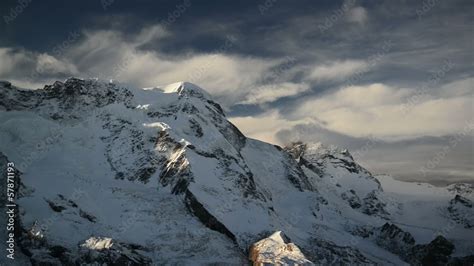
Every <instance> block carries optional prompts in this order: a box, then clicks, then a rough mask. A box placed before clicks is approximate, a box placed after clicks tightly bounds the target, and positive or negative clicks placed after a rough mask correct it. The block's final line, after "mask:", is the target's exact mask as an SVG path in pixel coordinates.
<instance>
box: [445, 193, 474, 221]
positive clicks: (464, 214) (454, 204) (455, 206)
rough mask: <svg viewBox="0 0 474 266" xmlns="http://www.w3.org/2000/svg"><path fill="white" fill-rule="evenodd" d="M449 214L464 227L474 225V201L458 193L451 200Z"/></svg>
mask: <svg viewBox="0 0 474 266" xmlns="http://www.w3.org/2000/svg"><path fill="white" fill-rule="evenodd" d="M447 211H448V215H449V217H450V218H451V219H453V221H455V222H456V223H458V224H460V225H462V226H464V228H473V227H474V208H473V203H472V201H471V200H469V199H468V198H466V197H463V196H461V195H456V196H454V198H453V199H452V200H451V201H449V206H448V208H447Z"/></svg>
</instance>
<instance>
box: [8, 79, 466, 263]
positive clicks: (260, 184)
mask: <svg viewBox="0 0 474 266" xmlns="http://www.w3.org/2000/svg"><path fill="white" fill-rule="evenodd" d="M0 161H1V164H0V165H1V167H2V169H3V167H5V166H6V163H7V162H14V163H15V166H16V169H17V170H18V171H19V179H18V180H17V183H18V193H19V198H18V199H17V203H18V205H19V209H18V211H19V212H18V217H17V219H18V225H19V227H20V228H19V232H20V233H21V237H19V238H18V239H17V245H18V246H19V247H21V250H20V248H18V249H17V253H18V254H17V257H18V261H22V262H23V264H32V265H38V264H46V263H49V265H91V264H92V265H93V264H94V263H96V264H101V263H105V264H107V265H209V264H213V265H216V264H217V265H247V264H252V263H255V264H256V265H257V264H258V263H264V262H270V263H274V264H281V265H295V264H299V265H312V264H315V265H328V264H329V265H333V264H335V265H346V264H351V265H407V264H412V265H421V264H427V265H432V264H434V263H440V264H448V263H451V264H453V265H456V263H457V264H460V265H462V263H465V264H466V265H469V264H471V265H472V263H473V262H474V256H473V254H474V208H473V206H472V205H473V201H474V194H473V187H472V186H471V185H468V184H453V185H450V186H448V187H443V188H441V187H433V186H431V185H428V184H417V183H406V182H401V181H397V180H394V179H393V178H391V177H390V176H373V175H372V174H371V173H370V172H369V171H367V170H366V169H364V168H363V167H361V166H360V165H359V164H357V162H355V161H354V160H353V158H352V156H351V154H350V152H349V151H347V150H344V149H339V148H335V147H325V146H324V145H323V144H321V143H307V144H305V143H292V144H290V145H288V146H287V147H278V146H275V145H272V144H268V143H264V142H261V141H258V140H254V139H249V138H247V137H245V136H244V135H243V134H242V133H241V132H240V131H239V130H238V129H237V128H236V127H235V126H234V125H232V124H231V123H230V122H229V121H228V120H227V119H226V116H225V114H224V111H223V110H222V108H221V107H220V105H219V104H218V103H216V102H215V101H214V100H213V99H212V97H211V96H210V95H209V94H208V93H207V92H206V91H205V90H203V89H201V88H199V87H198V86H196V85H194V84H191V83H187V82H180V83H175V84H171V85H168V86H164V87H156V88H146V89H135V88H127V87H124V86H122V85H120V84H115V83H110V82H104V81H99V80H94V79H85V80H84V79H77V78H70V79H68V80H66V81H64V82H59V81H58V82H55V83H54V84H52V85H47V86H45V88H44V89H40V90H21V89H18V88H16V87H15V86H13V85H11V84H10V83H8V82H0ZM3 170H4V171H3V172H5V169H3ZM2 178H5V175H2ZM1 182H2V183H4V184H5V183H6V181H5V180H1ZM2 193H4V192H2ZM0 196H1V197H2V200H3V199H4V198H5V195H4V194H0ZM2 208H3V207H2ZM1 213H2V214H1V215H3V216H1V217H0V225H1V226H3V224H2V223H4V222H5V221H6V217H4V215H5V214H4V213H5V211H3V210H2V211H1ZM3 252H5V251H4V249H2V251H0V255H1V256H2V257H1V260H0V261H2V262H6V263H10V261H7V259H6V257H5V254H3Z"/></svg>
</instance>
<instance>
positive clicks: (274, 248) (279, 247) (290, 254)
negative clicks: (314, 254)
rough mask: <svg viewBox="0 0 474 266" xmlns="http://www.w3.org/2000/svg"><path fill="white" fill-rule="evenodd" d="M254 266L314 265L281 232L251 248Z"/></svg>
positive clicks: (250, 257)
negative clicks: (269, 265)
mask: <svg viewBox="0 0 474 266" xmlns="http://www.w3.org/2000/svg"><path fill="white" fill-rule="evenodd" d="M249 259H250V260H251V261H252V263H253V265H256V266H257V265H258V266H260V265H268V264H271V265H314V264H313V263H312V262H311V261H309V260H308V259H306V257H305V256H304V254H303V253H302V252H301V250H300V249H299V248H298V247H297V246H296V245H295V244H293V243H291V242H290V240H289V239H288V237H287V236H285V235H284V234H283V233H282V232H281V231H278V232H275V233H273V234H272V235H271V236H269V237H267V238H264V239H262V240H260V241H258V242H257V243H255V244H253V245H252V246H251V247H250V255H249Z"/></svg>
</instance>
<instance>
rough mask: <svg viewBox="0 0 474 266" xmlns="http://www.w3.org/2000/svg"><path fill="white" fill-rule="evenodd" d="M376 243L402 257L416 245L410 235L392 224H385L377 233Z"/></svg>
mask: <svg viewBox="0 0 474 266" xmlns="http://www.w3.org/2000/svg"><path fill="white" fill-rule="evenodd" d="M375 242H376V243H377V245H379V246H381V247H384V248H385V249H387V250H389V251H390V252H392V253H395V254H397V255H400V256H402V257H403V256H405V255H406V253H407V252H409V251H411V249H412V248H413V246H414V245H415V239H414V238H413V236H412V235H411V234H410V233H408V232H405V231H403V230H402V229H400V228H399V227H398V226H396V225H394V224H391V223H385V224H384V225H383V226H382V227H381V228H379V229H378V230H377V231H376V232H375Z"/></svg>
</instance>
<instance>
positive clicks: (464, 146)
mask: <svg viewBox="0 0 474 266" xmlns="http://www.w3.org/2000/svg"><path fill="white" fill-rule="evenodd" d="M202 2H204V1H199V2H198V1H195V0H194V1H193V0H182V1H146V0H140V1H125V0H115V1H114V0H102V1H74V2H72V1H67V2H66V1H38V0H19V1H9V0H7V1H2V2H1V3H0V15H1V16H2V17H1V18H2V19H1V21H0V32H1V34H0V79H2V80H9V81H11V82H12V83H13V84H15V85H17V86H19V87H24V88H29V89H35V88H40V87H43V85H44V84H47V83H52V82H53V81H54V80H58V79H59V80H62V79H65V78H67V77H70V76H78V77H98V78H101V79H106V80H108V79H114V80H117V81H120V82H123V83H126V84H129V85H130V86H137V87H152V86H158V85H164V84H168V83H173V82H176V81H190V82H193V83H195V84H197V85H199V86H201V87H203V88H204V89H206V90H207V91H209V92H210V93H211V94H212V95H213V97H214V98H215V100H216V101H218V102H220V103H221V104H222V105H223V107H224V108H225V110H226V111H227V113H228V116H229V117H230V119H231V120H232V121H233V122H234V123H235V124H236V125H237V126H238V127H239V128H240V129H241V130H242V131H243V132H244V133H245V134H246V135H247V136H250V137H253V138H257V139H260V140H264V141H267V142H272V143H275V144H280V145H284V144H285V143H288V142H290V141H295V140H304V141H308V142H317V141H322V142H324V143H326V144H328V145H338V146H342V147H347V148H349V149H351V150H352V151H353V153H354V155H355V157H356V158H357V159H359V160H360V161H361V162H362V164H363V165H364V166H366V167H367V168H368V169H369V170H372V171H373V172H374V173H388V174H392V175H394V176H396V177H398V178H401V179H405V180H428V181H430V182H432V183H434V184H440V185H442V184H446V183H450V182H457V181H467V182H474V166H473V161H474V152H473V149H474V144H473V131H474V121H473V112H474V106H473V80H474V71H473V62H474V60H473V59H474V53H473V42H474V32H473V29H474V23H473V19H474V2H473V1H469V0H468V1H441V0H425V1H403V0H402V1H388V0H386V1H375V0H374V1H356V0H347V1H314V0H313V1H283V0H266V1H265V0H261V1H213V3H211V1H206V4H204V3H202ZM296 2H297V3H296Z"/></svg>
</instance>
